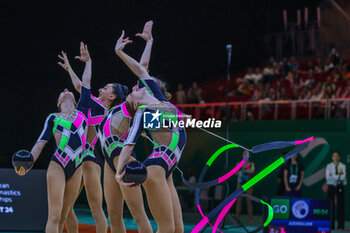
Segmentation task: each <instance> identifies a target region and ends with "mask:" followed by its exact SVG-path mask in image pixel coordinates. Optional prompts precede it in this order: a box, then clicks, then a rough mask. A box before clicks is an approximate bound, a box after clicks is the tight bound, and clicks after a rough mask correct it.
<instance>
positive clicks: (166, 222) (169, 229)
mask: <svg viewBox="0 0 350 233" xmlns="http://www.w3.org/2000/svg"><path fill="white" fill-rule="evenodd" d="M147 173H148V175H147V179H146V181H145V182H144V184H143V187H144V188H145V191H146V194H147V200H148V204H149V207H150V209H151V212H152V215H153V217H154V219H155V220H156V222H157V224H158V231H157V232H158V233H173V232H175V223H174V210H173V205H172V199H171V194H170V191H169V187H168V183H167V181H166V179H165V171H164V168H162V167H160V166H156V165H154V166H149V167H147Z"/></svg>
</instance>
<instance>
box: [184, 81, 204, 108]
mask: <svg viewBox="0 0 350 233" xmlns="http://www.w3.org/2000/svg"><path fill="white" fill-rule="evenodd" d="M187 101H188V103H191V104H198V103H200V102H201V101H202V89H200V88H199V87H198V84H197V83H196V82H193V83H192V87H191V88H190V89H189V90H188V92H187Z"/></svg>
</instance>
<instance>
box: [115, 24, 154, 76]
mask: <svg viewBox="0 0 350 233" xmlns="http://www.w3.org/2000/svg"><path fill="white" fill-rule="evenodd" d="M124 35H125V32H124V30H123V31H122V35H121V36H120V37H119V39H118V41H117V44H116V45H115V53H116V54H117V55H118V57H120V59H122V60H123V61H124V63H125V64H126V65H127V66H128V67H129V68H130V70H131V71H132V72H133V73H134V74H135V75H136V76H137V77H139V78H149V77H150V75H149V74H148V72H147V70H146V69H145V68H144V67H143V66H142V65H141V64H140V63H138V62H137V61H136V60H135V59H133V58H132V57H130V56H129V55H127V54H126V53H124V52H123V49H124V47H125V45H127V44H129V43H132V41H131V40H129V37H127V38H124Z"/></svg>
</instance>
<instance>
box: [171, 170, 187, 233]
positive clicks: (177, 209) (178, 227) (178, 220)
mask: <svg viewBox="0 0 350 233" xmlns="http://www.w3.org/2000/svg"><path fill="white" fill-rule="evenodd" d="M167 183H168V187H169V190H170V195H171V200H172V203H173V211H174V223H175V233H183V232H184V224H183V220H182V210H181V204H180V200H179V196H178V195H177V191H176V189H175V186H174V181H173V174H171V175H170V176H169V177H168V179H167Z"/></svg>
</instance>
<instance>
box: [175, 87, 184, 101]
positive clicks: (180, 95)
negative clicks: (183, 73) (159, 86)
mask: <svg viewBox="0 0 350 233" xmlns="http://www.w3.org/2000/svg"><path fill="white" fill-rule="evenodd" d="M176 102H177V103H178V104H185V103H186V94H185V91H184V90H183V86H182V84H179V85H177V91H176Z"/></svg>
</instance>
